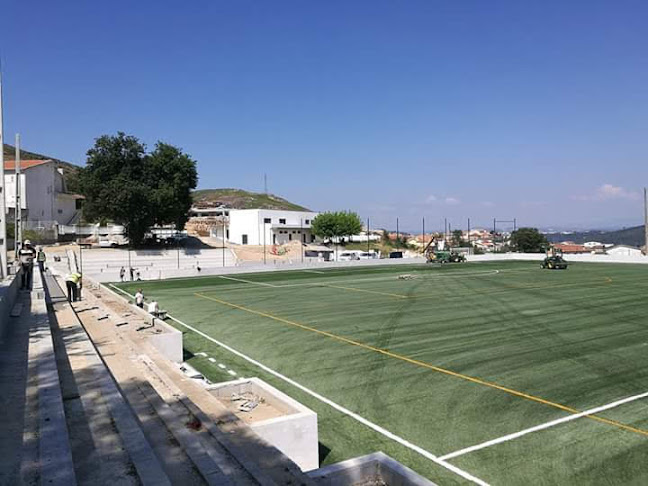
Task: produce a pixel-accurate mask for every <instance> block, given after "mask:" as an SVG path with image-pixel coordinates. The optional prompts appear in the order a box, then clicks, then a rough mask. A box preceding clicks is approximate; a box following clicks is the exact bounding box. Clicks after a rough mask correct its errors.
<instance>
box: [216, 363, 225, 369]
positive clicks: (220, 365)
mask: <svg viewBox="0 0 648 486" xmlns="http://www.w3.org/2000/svg"><path fill="white" fill-rule="evenodd" d="M218 367H219V368H220V369H221V370H224V369H225V368H227V366H225V365H224V364H223V363H218Z"/></svg>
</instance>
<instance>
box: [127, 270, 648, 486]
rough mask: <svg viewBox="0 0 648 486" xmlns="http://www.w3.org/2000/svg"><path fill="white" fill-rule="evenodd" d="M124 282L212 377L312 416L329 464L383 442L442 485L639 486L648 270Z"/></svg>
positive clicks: (646, 472) (646, 476) (348, 273)
mask: <svg viewBox="0 0 648 486" xmlns="http://www.w3.org/2000/svg"><path fill="white" fill-rule="evenodd" d="M402 274H410V275H412V276H413V277H414V278H413V279H410V280H403V279H399V278H398V276H399V275H402ZM118 286H119V287H120V288H121V289H123V290H125V291H127V292H129V293H131V294H133V293H134V292H135V289H136V288H137V287H141V288H143V289H144V293H145V295H146V297H147V298H148V299H151V298H152V297H154V298H156V299H157V300H158V302H159V303H160V307H161V308H163V309H166V310H168V312H169V313H170V314H171V315H172V316H173V317H174V318H176V319H178V320H179V321H180V322H174V323H173V324H174V325H176V326H177V327H178V328H179V329H182V330H183V331H185V336H184V339H185V347H186V348H187V351H188V352H189V353H193V355H194V357H193V358H191V360H190V362H191V363H192V364H193V365H194V366H195V367H197V368H198V369H200V370H201V371H202V372H203V373H204V374H205V375H206V376H207V377H208V378H210V379H211V380H212V381H224V380H225V379H231V378H232V376H230V375H229V374H227V373H226V372H225V371H224V370H223V369H221V368H220V367H218V365H217V364H218V363H223V364H225V365H226V367H227V368H228V369H231V370H234V371H235V372H236V373H237V374H238V375H239V376H245V377H250V376H259V377H260V378H262V379H264V380H266V381H268V382H269V383H271V384H272V385H274V386H276V387H278V388H280V389H281V390H282V391H284V392H285V393H287V394H289V395H291V396H293V397H294V398H296V399H297V400H299V401H301V402H302V403H304V404H305V405H307V406H309V407H310V408H312V409H313V410H315V411H316V412H317V413H318V416H319V417H318V422H319V433H320V443H321V445H320V460H321V461H322V463H323V464H329V463H332V462H337V461H339V460H343V459H347V458H350V457H354V456H357V455H360V454H366V453H369V452H374V451H377V450H382V451H384V452H385V453H387V454H389V455H391V456H392V457H394V458H395V459H397V460H399V461H401V462H403V463H404V464H406V465H408V466H410V467H412V468H413V469H415V470H416V471H418V472H420V473H421V474H423V475H425V476H426V477H428V478H430V479H431V480H433V481H435V482H438V483H439V484H468V483H469V482H470V480H469V479H466V478H469V477H474V478H475V479H476V480H477V482H479V480H481V481H483V482H484V483H490V484H515V485H517V484H524V483H528V484H647V483H648V462H647V461H646V457H648V406H647V405H648V298H647V295H648V267H647V266H643V265H627V264H587V263H579V264H573V265H571V266H570V268H569V269H568V270H566V271H550V270H541V269H540V268H539V264H538V263H537V262H493V263H474V264H457V265H445V266H433V265H427V266H426V265H398V266H373V267H367V266H364V267H355V268H330V269H317V270H299V271H297V270H295V271H282V272H266V273H257V274H236V275H228V276H213V277H200V278H191V279H176V280H166V281H156V282H138V283H136V284H134V283H128V284H119V285H118ZM181 323H184V324H186V325H188V326H191V327H192V328H193V329H194V330H191V329H189V328H187V327H186V326H183V324H181ZM196 330H197V331H200V333H197V332H195V331H196ZM210 338H211V339H210ZM215 341H217V342H218V343H223V344H226V345H227V346H230V347H231V348H233V349H235V350H236V351H238V352H239V353H241V354H243V355H245V356H247V357H249V358H251V359H253V360H256V361H258V362H259V363H262V364H263V365H265V366H266V367H267V368H268V369H270V370H273V371H274V372H276V373H271V372H269V371H268V370H267V369H265V370H264V369H262V368H259V367H258V366H257V365H255V364H252V363H251V362H250V361H248V360H246V359H244V358H242V357H241V356H240V355H236V354H234V353H232V352H231V351H229V350H227V349H224V348H223V347H221V346H220V345H219V344H217V343H216V342H215ZM198 352H202V353H205V354H206V355H207V356H195V354H196V353H198ZM189 356H191V354H189ZM209 358H211V359H212V360H213V361H212V360H210V359H209ZM278 374H280V375H281V376H283V377H286V378H288V379H290V380H294V382H296V383H297V384H298V385H300V386H299V387H298V386H295V384H291V383H289V382H288V381H286V380H284V379H283V378H282V377H281V376H278ZM321 398H325V399H326V400H325V401H323V400H322V399H321ZM331 402H333V404H331ZM336 406H337V408H336ZM349 413H353V414H356V415H355V416H352V415H349ZM359 419H360V421H359ZM462 474H463V475H462Z"/></svg>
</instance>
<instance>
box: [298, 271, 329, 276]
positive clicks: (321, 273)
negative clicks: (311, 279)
mask: <svg viewBox="0 0 648 486" xmlns="http://www.w3.org/2000/svg"><path fill="white" fill-rule="evenodd" d="M302 271H303V272H308V273H319V274H320V275H326V274H327V273H328V272H319V271H317V270H302Z"/></svg>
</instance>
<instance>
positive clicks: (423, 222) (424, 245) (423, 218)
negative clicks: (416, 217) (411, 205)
mask: <svg viewBox="0 0 648 486" xmlns="http://www.w3.org/2000/svg"><path fill="white" fill-rule="evenodd" d="M423 248H425V216H424V217H423Z"/></svg>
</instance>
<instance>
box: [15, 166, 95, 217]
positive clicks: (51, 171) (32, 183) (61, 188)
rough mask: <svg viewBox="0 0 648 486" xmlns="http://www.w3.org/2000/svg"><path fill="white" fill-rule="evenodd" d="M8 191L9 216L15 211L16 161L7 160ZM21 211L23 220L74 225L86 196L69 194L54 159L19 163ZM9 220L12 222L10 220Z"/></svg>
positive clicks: (61, 171) (61, 172)
mask: <svg viewBox="0 0 648 486" xmlns="http://www.w3.org/2000/svg"><path fill="white" fill-rule="evenodd" d="M4 169H5V191H6V203H7V209H8V211H9V213H10V215H9V217H10V218H11V219H13V217H14V216H13V214H14V212H15V208H16V162H15V161H14V160H7V161H5V163H4ZM20 170H21V174H20V181H21V187H22V190H21V208H22V216H23V220H24V221H36V222H38V221H43V222H45V221H47V222H57V223H59V224H71V223H73V222H74V220H75V218H77V216H78V214H79V209H80V205H81V200H82V199H83V196H80V195H78V194H71V193H69V192H67V190H66V187H65V179H64V178H63V169H61V168H59V167H58V164H57V163H56V162H55V161H53V160H22V161H21V162H20ZM11 219H10V220H11Z"/></svg>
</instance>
